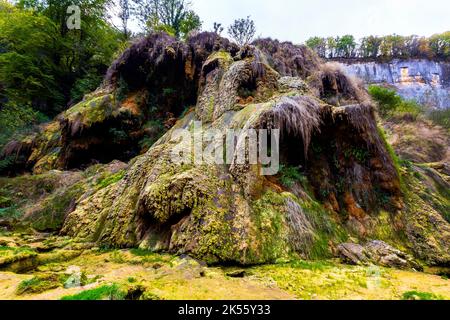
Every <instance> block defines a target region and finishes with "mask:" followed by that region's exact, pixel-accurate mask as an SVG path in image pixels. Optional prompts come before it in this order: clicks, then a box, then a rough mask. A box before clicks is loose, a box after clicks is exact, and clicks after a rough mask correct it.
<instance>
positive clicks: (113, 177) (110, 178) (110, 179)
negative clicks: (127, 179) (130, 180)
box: [97, 170, 125, 189]
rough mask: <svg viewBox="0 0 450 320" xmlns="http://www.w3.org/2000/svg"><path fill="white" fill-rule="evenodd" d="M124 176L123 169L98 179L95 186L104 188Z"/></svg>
mask: <svg viewBox="0 0 450 320" xmlns="http://www.w3.org/2000/svg"><path fill="white" fill-rule="evenodd" d="M124 176H125V170H121V171H119V172H117V173H115V174H113V175H110V176H107V177H106V178H104V179H102V180H100V181H99V182H98V183H97V186H98V187H99V189H103V188H106V187H108V186H110V185H112V184H115V183H117V182H119V181H120V180H122V179H123V177H124Z"/></svg>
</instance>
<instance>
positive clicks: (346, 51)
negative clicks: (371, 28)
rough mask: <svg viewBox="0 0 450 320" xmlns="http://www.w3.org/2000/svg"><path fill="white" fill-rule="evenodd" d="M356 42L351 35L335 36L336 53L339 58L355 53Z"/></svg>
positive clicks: (349, 56) (348, 56) (351, 55)
mask: <svg viewBox="0 0 450 320" xmlns="http://www.w3.org/2000/svg"><path fill="white" fill-rule="evenodd" d="M355 48H356V42H355V38H354V37H353V36H352V35H345V36H343V37H337V38H336V49H337V55H338V56H339V57H341V58H351V57H353V56H354V54H355Z"/></svg>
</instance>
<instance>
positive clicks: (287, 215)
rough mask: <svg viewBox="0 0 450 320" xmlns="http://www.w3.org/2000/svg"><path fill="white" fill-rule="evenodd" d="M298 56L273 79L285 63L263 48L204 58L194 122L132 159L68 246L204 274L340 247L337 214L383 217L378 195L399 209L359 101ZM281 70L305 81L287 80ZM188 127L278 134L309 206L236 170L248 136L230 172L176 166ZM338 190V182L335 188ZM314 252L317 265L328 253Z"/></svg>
mask: <svg viewBox="0 0 450 320" xmlns="http://www.w3.org/2000/svg"><path fill="white" fill-rule="evenodd" d="M266 45H267V43H266ZM288 48H291V49H292V48H294V47H288ZM277 52H278V51H277ZM300 52H308V51H307V49H305V48H302V49H301V50H299V54H298V56H297V58H296V60H295V63H293V62H292V61H291V60H287V61H286V63H285V64H283V65H282V66H283V68H282V69H279V70H276V69H274V67H276V66H280V65H281V64H280V62H275V61H277V60H276V59H274V58H273V57H271V56H270V55H268V56H267V55H266V54H264V50H262V49H259V48H258V47H246V48H243V49H242V50H241V51H240V52H238V53H237V54H236V55H234V56H233V53H232V52H227V51H224V50H222V51H218V52H215V53H213V54H211V55H210V56H209V57H208V58H207V59H205V61H204V63H203V66H202V67H201V69H200V70H201V71H200V73H199V86H198V88H199V94H198V101H197V105H196V108H195V110H192V111H191V112H190V113H188V114H187V115H186V116H185V117H183V118H182V119H180V120H179V121H178V122H177V123H176V124H175V126H174V127H173V128H172V129H171V130H170V131H169V132H168V133H167V134H165V135H164V136H163V137H162V138H161V139H160V140H159V142H158V143H156V144H155V145H154V146H153V147H152V148H151V149H150V150H149V151H148V152H147V153H146V154H144V155H142V156H140V157H138V158H136V159H134V160H133V162H132V164H131V166H130V168H129V169H128V170H127V173H126V175H125V176H124V178H123V179H122V180H121V181H119V182H118V183H116V184H113V185H111V186H109V187H107V188H105V189H103V190H101V191H99V192H97V193H95V194H93V195H92V196H91V197H88V198H86V199H84V200H83V201H81V202H80V203H79V204H78V206H77V207H76V209H75V210H74V211H73V212H71V213H70V214H69V215H68V217H67V219H66V221H65V224H64V227H63V229H62V232H63V234H66V235H69V236H72V237H76V238H78V239H81V240H85V241H91V242H99V243H103V244H109V245H115V246H120V247H132V246H140V247H142V248H146V249H152V250H167V251H170V252H175V253H178V254H190V255H194V256H196V257H199V258H201V259H203V260H206V261H208V262H239V263H242V264H253V263H262V262H268V261H274V260H275V259H278V258H281V257H286V256H290V255H301V256H304V257H308V256H312V255H313V254H315V252H314V250H312V248H313V247H314V246H318V245H319V243H323V242H324V241H325V243H327V242H328V241H330V242H331V243H332V242H333V241H337V240H336V239H335V238H338V237H339V231H338V229H339V228H340V227H339V226H338V224H337V222H336V221H334V218H333V217H332V214H331V212H332V211H335V214H340V213H341V214H342V219H343V220H344V221H346V220H348V219H349V218H352V219H355V220H358V221H361V222H360V223H362V224H363V223H364V220H365V219H370V218H369V212H372V211H373V210H375V208H377V207H379V206H380V203H379V202H378V201H377V194H378V193H379V192H383V193H384V194H385V196H386V198H388V199H390V200H389V202H388V203H386V205H388V206H395V205H394V204H398V203H399V197H400V190H399V178H398V174H397V171H396V170H395V167H394V166H393V164H392V160H391V159H390V156H389V154H388V152H387V151H386V147H385V144H384V142H383V140H382V139H381V137H380V136H379V134H378V130H377V126H376V122H375V118H374V114H373V111H374V110H373V106H372V105H371V104H370V101H369V100H368V98H367V95H366V94H365V92H364V90H362V89H361V88H359V87H358V85H357V84H355V83H354V82H352V81H351V80H350V79H349V78H347V77H346V76H345V75H344V74H343V73H342V72H341V70H339V69H338V68H334V67H332V66H331V67H330V66H328V65H327V66H322V65H320V64H317V65H314V64H312V63H311V61H309V58H308V56H307V55H306V57H303V56H302V55H301V54H300ZM309 54H310V53H309ZM281 56H282V55H281ZM302 57H303V59H305V60H304V62H303V60H301V59H302ZM277 59H281V58H277ZM271 60H273V61H274V62H273V63H272V64H270V63H269V61H271ZM308 68H309V69H308ZM313 68H316V69H315V70H314V69H313ZM283 70H289V72H290V73H291V74H293V70H297V71H296V72H297V75H305V76H306V75H308V77H303V78H302V77H292V76H291V78H290V79H288V78H287V77H288V76H287V75H286V74H280V71H283ZM128 72H133V71H132V70H129V71H128ZM294 75H295V74H294ZM283 76H284V77H283ZM342 104H343V105H342ZM195 120H202V122H203V127H202V128H200V130H201V131H200V133H202V132H204V131H205V130H206V129H216V130H220V131H219V132H222V134H225V131H226V129H234V130H239V129H252V128H253V129H268V130H273V129H280V130H281V141H280V145H281V148H280V150H282V151H281V155H280V159H281V161H282V164H283V165H284V166H293V167H299V168H302V169H301V170H302V174H303V175H305V177H306V181H305V183H308V184H309V183H310V184H311V188H312V190H313V193H314V195H311V196H312V197H311V196H308V195H306V193H305V192H300V190H301V189H305V188H306V186H302V185H301V184H298V183H297V184H296V186H295V188H296V191H294V190H293V189H292V188H289V187H283V186H282V185H281V183H280V182H279V181H277V177H276V176H275V177H272V178H267V177H265V176H262V175H260V174H259V170H260V167H261V163H258V164H249V163H245V164H241V163H239V162H238V156H237V154H238V153H239V152H240V153H241V154H246V153H248V148H249V147H248V145H247V144H246V143H245V139H244V136H238V137H237V145H236V150H235V152H236V153H235V154H234V155H233V156H232V157H231V158H232V159H233V161H232V163H231V164H228V165H218V164H212V163H206V164H196V163H194V162H191V161H187V162H185V163H184V164H183V165H178V164H176V163H174V162H173V159H172V158H171V156H172V154H173V152H174V148H177V150H178V149H182V150H188V149H189V148H190V143H189V141H187V142H186V141H184V142H183V143H185V145H181V146H180V145H179V144H177V143H176V141H177V140H176V139H177V138H176V135H175V132H176V130H177V129H182V128H185V129H189V128H192V126H193V123H194V121H195ZM312 145H314V146H316V147H314V148H313V147H312ZM352 150H353V151H352ZM356 150H359V151H356ZM358 152H361V155H358ZM340 180H345V182H342V183H341V184H340V185H339V181H340ZM346 183H347V184H346ZM280 189H281V192H280ZM380 190H381V191H380ZM302 195H306V197H305V198H302ZM316 196H317V197H318V198H319V199H321V200H323V201H325V202H327V203H329V208H330V212H327V211H325V210H324V211H323V216H322V217H320V218H319V217H313V215H314V211H317V210H323V209H319V208H320V205H318V204H317V205H315V204H314V203H316V202H315V200H313V198H315V197H316ZM314 206H317V207H316V209H313V208H314ZM320 219H322V220H320ZM325 221H326V222H325ZM322 234H323V236H319V235H322ZM320 246H322V247H321V250H323V254H326V252H329V250H330V249H329V248H327V247H326V246H323V245H322V244H320Z"/></svg>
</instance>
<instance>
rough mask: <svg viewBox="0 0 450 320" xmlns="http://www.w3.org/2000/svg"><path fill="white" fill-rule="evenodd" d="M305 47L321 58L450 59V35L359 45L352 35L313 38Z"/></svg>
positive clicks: (395, 38)
mask: <svg viewBox="0 0 450 320" xmlns="http://www.w3.org/2000/svg"><path fill="white" fill-rule="evenodd" d="M306 45H307V46H308V47H310V48H311V49H313V50H314V51H316V52H317V54H318V55H319V56H320V57H322V58H369V59H384V60H388V59H392V58H403V59H406V58H427V59H432V58H438V59H448V58H449V57H450V31H447V32H444V33H442V34H435V35H433V36H431V37H429V38H425V37H419V36H406V37H405V36H399V35H397V34H393V35H387V36H383V37H378V36H368V37H363V38H362V39H361V40H360V41H359V43H356V41H355V39H354V37H353V36H351V35H345V36H343V37H336V38H334V37H329V38H321V37H312V38H310V39H308V40H307V41H306Z"/></svg>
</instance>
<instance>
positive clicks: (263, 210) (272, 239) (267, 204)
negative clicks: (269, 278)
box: [252, 190, 289, 262]
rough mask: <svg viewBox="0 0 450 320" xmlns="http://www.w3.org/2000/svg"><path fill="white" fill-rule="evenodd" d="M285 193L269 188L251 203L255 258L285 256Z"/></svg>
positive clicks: (262, 259)
mask: <svg viewBox="0 0 450 320" xmlns="http://www.w3.org/2000/svg"><path fill="white" fill-rule="evenodd" d="M285 197H286V194H279V193H276V192H273V191H271V190H269V191H268V192H266V193H265V194H264V195H263V196H262V197H261V198H260V199H259V200H257V201H255V202H254V203H253V205H252V208H253V210H254V215H253V219H254V223H255V227H256V229H257V231H256V236H257V238H258V243H257V245H258V246H257V249H256V250H255V252H254V254H255V255H256V257H255V258H256V259H255V260H257V261H258V260H259V261H265V262H269V261H272V262H273V261H275V260H276V259H279V258H282V257H286V256H287V255H288V252H289V248H288V247H287V246H286V239H287V233H288V229H287V227H286V221H285V215H284V212H285V208H284V206H285V203H286V198H285Z"/></svg>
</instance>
